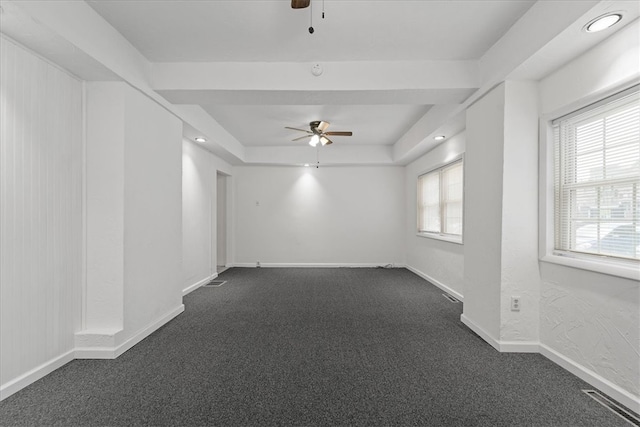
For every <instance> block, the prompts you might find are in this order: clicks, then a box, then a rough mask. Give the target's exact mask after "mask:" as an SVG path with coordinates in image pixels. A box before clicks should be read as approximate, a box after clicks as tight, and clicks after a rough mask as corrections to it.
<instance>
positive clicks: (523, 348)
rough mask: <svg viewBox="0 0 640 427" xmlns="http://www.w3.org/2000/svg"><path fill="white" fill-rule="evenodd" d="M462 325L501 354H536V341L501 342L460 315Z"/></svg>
mask: <svg viewBox="0 0 640 427" xmlns="http://www.w3.org/2000/svg"><path fill="white" fill-rule="evenodd" d="M460 320H461V321H462V323H464V324H465V325H467V327H468V328H469V329H471V330H472V331H473V332H475V333H476V334H478V335H479V336H480V338H482V339H483V340H485V341H486V342H487V343H488V344H489V345H491V347H493V348H495V349H496V350H498V351H499V352H501V353H538V351H539V343H538V341H502V340H498V339H496V338H494V337H493V336H492V335H491V334H490V333H489V332H487V331H485V330H484V329H483V328H481V327H480V326H478V325H477V324H476V323H474V322H473V321H471V320H470V319H469V318H468V317H467V316H465V315H464V314H462V315H460Z"/></svg>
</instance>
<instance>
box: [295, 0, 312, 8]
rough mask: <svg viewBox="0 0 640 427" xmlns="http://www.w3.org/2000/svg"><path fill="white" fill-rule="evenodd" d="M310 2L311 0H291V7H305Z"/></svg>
mask: <svg viewBox="0 0 640 427" xmlns="http://www.w3.org/2000/svg"><path fill="white" fill-rule="evenodd" d="M309 3H311V0H291V7H292V8H293V9H304V8H305V7H309Z"/></svg>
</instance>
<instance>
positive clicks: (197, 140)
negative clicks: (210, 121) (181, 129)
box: [193, 136, 207, 142]
mask: <svg viewBox="0 0 640 427" xmlns="http://www.w3.org/2000/svg"><path fill="white" fill-rule="evenodd" d="M193 140H194V141H195V142H207V140H206V139H204V138H203V137H201V136H198V137H196V138H194V139H193Z"/></svg>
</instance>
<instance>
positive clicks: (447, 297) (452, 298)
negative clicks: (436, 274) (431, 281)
mask: <svg viewBox="0 0 640 427" xmlns="http://www.w3.org/2000/svg"><path fill="white" fill-rule="evenodd" d="M442 296H443V297H445V298H446V299H448V300H449V301H451V302H460V300H459V299H457V298H455V297H452V296H451V295H449V294H442Z"/></svg>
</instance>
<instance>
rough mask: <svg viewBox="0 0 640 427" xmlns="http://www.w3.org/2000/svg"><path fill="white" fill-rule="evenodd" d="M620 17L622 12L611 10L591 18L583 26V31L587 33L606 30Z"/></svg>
mask: <svg viewBox="0 0 640 427" xmlns="http://www.w3.org/2000/svg"><path fill="white" fill-rule="evenodd" d="M621 19H622V13H620V12H613V13H607V14H606V15H602V16H598V17H597V18H595V19H592V20H591V21H589V22H588V23H587V25H585V26H584V28H583V29H584V31H586V32H587V33H597V32H598V31H602V30H606V29H607V28H609V27H612V26H614V25H615V24H617V23H618V22H620V20H621Z"/></svg>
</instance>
